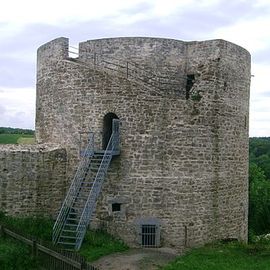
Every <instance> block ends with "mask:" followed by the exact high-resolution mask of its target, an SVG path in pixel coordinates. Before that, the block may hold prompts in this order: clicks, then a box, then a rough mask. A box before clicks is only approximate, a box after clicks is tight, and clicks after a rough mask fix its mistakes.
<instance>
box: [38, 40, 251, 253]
mask: <svg viewBox="0 0 270 270" xmlns="http://www.w3.org/2000/svg"><path fill="white" fill-rule="evenodd" d="M67 47H68V40H67V39H65V38H60V39H56V40H54V41H51V42H49V43H47V44H45V45H43V46H42V47H41V48H40V49H39V51H38V58H40V59H41V60H40V61H38V63H39V64H38V76H37V78H38V80H37V93H38V95H37V115H36V127H37V139H38V141H39V142H40V143H48V142H53V143H57V144H60V145H61V146H62V147H63V148H65V149H66V150H67V157H68V160H69V165H68V170H67V171H68V172H72V171H73V170H74V167H75V164H76V160H77V159H78V152H79V145H80V139H79V138H80V132H88V131H89V130H91V131H94V132H95V135H96V145H97V148H101V146H100V145H101V139H102V132H103V118H104V116H105V115H106V114H107V113H109V112H112V113H115V114H116V115H117V116H118V117H119V119H120V121H121V128H120V132H121V154H120V156H119V157H115V158H114V160H113V161H112V164H111V166H110V169H109V172H108V175H107V178H106V181H105V183H104V186H103V188H102V194H101V196H100V198H99V201H98V205H97V210H96V216H95V221H94V222H93V224H92V225H93V226H94V225H96V226H101V225H102V226H106V228H107V229H108V230H109V231H110V232H112V233H114V234H116V235H118V236H120V237H122V238H123V239H124V240H125V241H126V242H128V243H129V244H130V245H138V237H139V236H138V224H139V223H140V222H141V221H142V220H146V221H147V220H158V222H159V223H160V225H161V245H163V246H175V247H178V248H180V247H183V246H196V245H200V244H203V243H206V242H209V241H212V240H214V239H222V238H237V239H241V240H246V239H247V209H248V201H247V199H248V178H247V175H248V168H247V164H248V160H247V159H248V108H249V80H250V55H249V53H248V52H247V51H246V50H244V49H243V48H241V47H239V46H237V45H234V44H232V43H229V42H226V41H224V40H213V41H203V42H182V41H176V40H167V39H150V38H117V39H104V40H95V41H87V42H85V43H81V44H80V52H79V54H80V57H79V59H78V61H74V60H73V61H72V60H70V59H68V58H67ZM65 50H66V51H65ZM93 52H94V53H98V54H101V55H103V57H105V58H106V56H108V57H114V58H118V59H120V60H121V61H126V60H132V61H134V62H137V63H138V64H140V65H141V66H144V67H146V68H148V69H151V70H155V72H156V73H159V74H161V75H162V74H164V73H166V75H169V74H170V72H172V74H174V76H175V71H177V72H178V74H179V77H180V78H181V79H180V80H178V82H179V85H178V86H177V89H178V90H177V91H174V92H173V94H170V95H167V94H166V93H167V92H164V91H162V90H159V89H157V88H155V89H154V88H153V87H151V86H149V85H148V84H145V83H143V82H141V81H140V80H136V79H134V78H133V79H132V78H129V77H128V78H126V77H124V76H122V75H121V76H120V75H119V76H118V75H117V74H115V73H112V72H109V71H108V70H105V69H104V70H102V68H101V67H97V66H96V65H95V63H93V61H92V62H91V61H89V60H88V59H90V57H91V55H93ZM47 55H51V57H50V58H47ZM105 58H104V59H105ZM43 59H45V60H43ZM82 62H85V63H86V64H85V63H82ZM164 63H165V64H166V65H165V64H164ZM168 66H169V67H168ZM188 74H193V75H194V78H195V81H194V85H193V87H192V89H191V90H190V98H189V99H186V92H185V91H186V76H187V75H188ZM168 90H169V89H168ZM113 202H118V203H121V206H122V210H121V211H120V212H116V213H115V212H112V208H111V207H112V206H111V204H112V203H113Z"/></svg>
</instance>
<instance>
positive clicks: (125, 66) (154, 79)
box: [79, 53, 186, 90]
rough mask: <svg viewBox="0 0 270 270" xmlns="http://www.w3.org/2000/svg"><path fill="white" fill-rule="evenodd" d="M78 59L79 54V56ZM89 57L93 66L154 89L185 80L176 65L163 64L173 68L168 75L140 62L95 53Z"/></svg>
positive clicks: (173, 85) (164, 88) (174, 84)
mask: <svg viewBox="0 0 270 270" xmlns="http://www.w3.org/2000/svg"><path fill="white" fill-rule="evenodd" d="M79 59H80V56H79ZM88 59H90V60H91V61H92V63H93V65H94V66H95V67H102V68H103V69H107V70H110V71H111V72H116V73H120V74H122V75H123V76H124V77H126V78H127V79H128V78H133V79H136V80H140V81H142V82H143V83H146V84H148V85H150V86H152V87H154V88H156V89H159V90H166V89H168V87H176V88H177V87H179V85H181V80H186V76H184V75H181V74H179V73H178V72H175V70H176V69H177V67H175V66H164V67H165V68H166V69H174V71H173V72H172V71H171V75H170V76H163V75H161V74H157V73H155V72H153V70H151V69H150V68H149V69H147V68H145V67H142V66H141V65H140V64H138V63H135V62H132V61H123V60H119V59H117V58H114V57H111V56H105V57H104V56H103V55H99V54H97V53H93V54H92V55H90V56H88V57H87V60H88Z"/></svg>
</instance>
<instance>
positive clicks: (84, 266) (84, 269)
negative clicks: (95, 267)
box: [80, 260, 87, 270]
mask: <svg viewBox="0 0 270 270" xmlns="http://www.w3.org/2000/svg"><path fill="white" fill-rule="evenodd" d="M86 267H87V265H86V262H85V260H83V261H82V263H81V269H80V270H86V269H87V268H86Z"/></svg>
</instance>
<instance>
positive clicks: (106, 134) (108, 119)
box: [102, 113, 119, 150]
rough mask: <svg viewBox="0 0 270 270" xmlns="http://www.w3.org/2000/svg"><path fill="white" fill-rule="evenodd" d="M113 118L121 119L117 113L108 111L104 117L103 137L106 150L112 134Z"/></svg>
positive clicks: (103, 147)
mask: <svg viewBox="0 0 270 270" xmlns="http://www.w3.org/2000/svg"><path fill="white" fill-rule="evenodd" d="M113 119H119V118H118V116H117V115H116V114H115V113H107V114H106V115H105V116H104V118H103V137H102V149H103V150H106V147H107V145H108V142H109V140H110V138H111V135H112V124H113Z"/></svg>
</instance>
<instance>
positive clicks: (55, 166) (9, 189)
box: [0, 145, 67, 217]
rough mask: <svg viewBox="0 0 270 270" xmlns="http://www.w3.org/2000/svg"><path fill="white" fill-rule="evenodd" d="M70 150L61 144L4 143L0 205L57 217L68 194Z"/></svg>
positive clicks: (15, 211) (11, 212)
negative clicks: (68, 155) (67, 170)
mask: <svg viewBox="0 0 270 270" xmlns="http://www.w3.org/2000/svg"><path fill="white" fill-rule="evenodd" d="M66 187H67V182H66V151H65V149H61V148H59V147H58V146H57V145H38V146H36V145H1V146H0V203H1V205H0V208H1V211H5V212H7V213H8V214H9V215H23V216H25V215H36V214H45V215H51V216H53V217H55V214H56V212H57V211H58V209H59V207H60V205H61V203H62V200H63V198H64V195H65V193H66Z"/></svg>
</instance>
